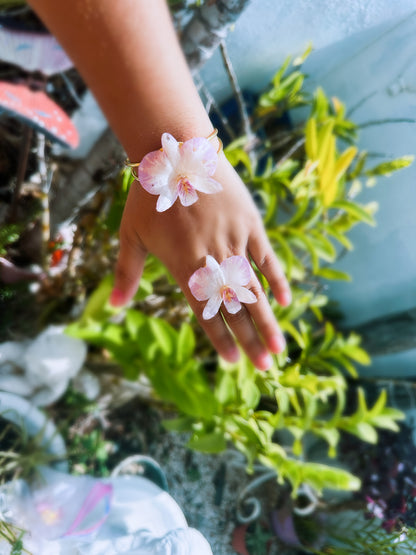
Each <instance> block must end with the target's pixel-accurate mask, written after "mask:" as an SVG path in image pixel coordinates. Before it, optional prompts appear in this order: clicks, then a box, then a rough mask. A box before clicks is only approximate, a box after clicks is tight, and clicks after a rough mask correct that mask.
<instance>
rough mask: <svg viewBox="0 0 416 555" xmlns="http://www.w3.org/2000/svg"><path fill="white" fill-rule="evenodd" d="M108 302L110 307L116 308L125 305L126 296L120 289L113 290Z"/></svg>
mask: <svg viewBox="0 0 416 555" xmlns="http://www.w3.org/2000/svg"><path fill="white" fill-rule="evenodd" d="M109 302H110V304H111V306H114V307H115V308H118V307H119V306H123V305H124V304H126V295H125V293H124V292H123V291H121V289H116V288H115V289H113V290H112V292H111V295H110V299H109Z"/></svg>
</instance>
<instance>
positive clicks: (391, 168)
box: [365, 155, 414, 176]
mask: <svg viewBox="0 0 416 555" xmlns="http://www.w3.org/2000/svg"><path fill="white" fill-rule="evenodd" d="M413 160H414V156H413V155H410V156H402V157H401V158H396V159H395V160H390V162H383V163H381V164H378V165H377V166H374V168H371V169H369V170H367V171H366V172H365V174H366V175H386V176H388V175H391V174H392V173H393V172H395V171H397V170H401V169H403V168H407V167H408V166H410V164H412V163H413Z"/></svg>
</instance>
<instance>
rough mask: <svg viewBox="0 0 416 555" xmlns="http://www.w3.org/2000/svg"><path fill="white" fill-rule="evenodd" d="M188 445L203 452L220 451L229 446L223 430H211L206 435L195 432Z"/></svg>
mask: <svg viewBox="0 0 416 555" xmlns="http://www.w3.org/2000/svg"><path fill="white" fill-rule="evenodd" d="M188 447H190V448H191V449H195V450H196V451H202V452H203V453H220V452H221V451H224V449H225V448H226V447H227V444H226V441H225V438H224V434H223V433H222V432H211V433H208V434H204V435H197V434H195V435H194V436H193V437H192V438H191V439H190V440H189V442H188Z"/></svg>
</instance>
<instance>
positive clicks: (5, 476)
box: [0, 413, 59, 484]
mask: <svg viewBox="0 0 416 555" xmlns="http://www.w3.org/2000/svg"><path fill="white" fill-rule="evenodd" d="M0 429H1V431H0V484H4V483H6V482H8V481H10V480H13V479H17V478H22V479H26V480H31V479H32V478H34V477H35V475H36V472H37V468H38V467H39V466H42V465H48V464H49V465H50V464H53V463H54V462H58V461H59V457H57V456H56V455H53V454H51V453H48V442H46V441H45V430H44V429H43V428H42V429H41V430H39V432H38V433H37V434H35V435H34V436H29V435H28V434H27V431H26V430H25V427H24V426H18V425H16V424H14V423H12V422H9V421H8V420H6V419H5V418H3V417H2V416H1V413H0Z"/></svg>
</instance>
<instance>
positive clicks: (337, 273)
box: [315, 268, 351, 281]
mask: <svg viewBox="0 0 416 555" xmlns="http://www.w3.org/2000/svg"><path fill="white" fill-rule="evenodd" d="M315 274H316V275H317V276H319V277H322V278H325V279H341V280H344V281H351V277H350V276H349V275H348V274H347V273H346V272H341V270H335V268H319V270H318V271H317V272H315Z"/></svg>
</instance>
